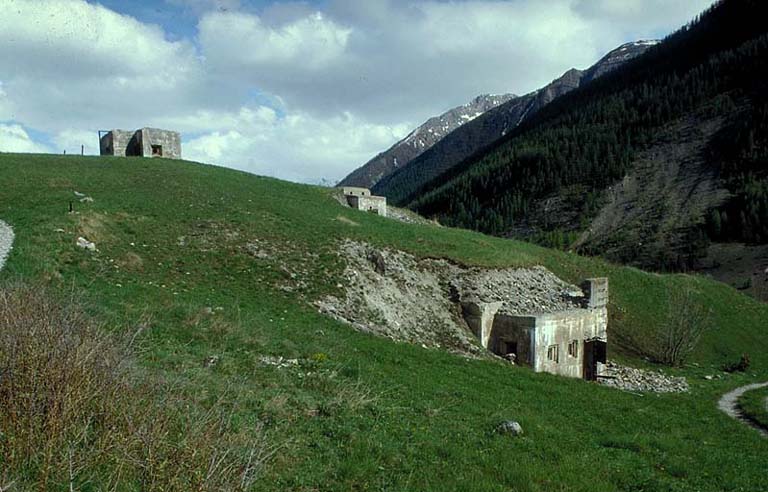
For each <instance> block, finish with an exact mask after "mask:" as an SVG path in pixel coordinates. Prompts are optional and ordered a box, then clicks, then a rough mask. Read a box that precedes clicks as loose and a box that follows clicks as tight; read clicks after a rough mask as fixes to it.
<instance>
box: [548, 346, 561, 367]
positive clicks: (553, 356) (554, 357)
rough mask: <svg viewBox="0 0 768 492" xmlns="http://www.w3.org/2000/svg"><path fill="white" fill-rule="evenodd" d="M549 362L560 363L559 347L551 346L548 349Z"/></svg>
mask: <svg viewBox="0 0 768 492" xmlns="http://www.w3.org/2000/svg"><path fill="white" fill-rule="evenodd" d="M547 360H551V361H553V362H554V363H555V364H557V363H558V362H560V347H559V346H557V345H550V346H549V347H547Z"/></svg>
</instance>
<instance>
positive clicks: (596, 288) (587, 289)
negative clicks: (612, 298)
mask: <svg viewBox="0 0 768 492" xmlns="http://www.w3.org/2000/svg"><path fill="white" fill-rule="evenodd" d="M581 290H582V291H584V296H585V300H586V305H585V306H584V307H586V308H587V309H596V308H604V307H605V306H607V305H608V279H607V278H588V279H586V280H585V281H584V282H582V284H581Z"/></svg>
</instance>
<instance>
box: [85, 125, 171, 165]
mask: <svg viewBox="0 0 768 492" xmlns="http://www.w3.org/2000/svg"><path fill="white" fill-rule="evenodd" d="M153 146H156V147H155V148H156V149H157V152H156V153H154V154H153ZM99 150H100V153H101V155H115V156H120V157H126V156H139V157H160V156H162V157H168V158H172V159H180V158H181V135H180V134H179V133H178V132H172V131H168V130H159V129H157V128H142V129H141V130H136V131H126V130H112V131H110V132H107V133H106V134H105V135H103V136H102V137H101V139H100V140H99Z"/></svg>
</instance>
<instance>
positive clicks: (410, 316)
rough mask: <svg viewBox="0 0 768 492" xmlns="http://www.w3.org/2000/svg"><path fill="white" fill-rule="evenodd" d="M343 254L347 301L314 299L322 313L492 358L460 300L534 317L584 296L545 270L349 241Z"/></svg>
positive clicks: (369, 329) (394, 335)
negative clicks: (484, 264)
mask: <svg viewBox="0 0 768 492" xmlns="http://www.w3.org/2000/svg"><path fill="white" fill-rule="evenodd" d="M339 254H340V256H341V257H342V258H343V259H344V261H345V262H346V268H345V270H344V274H343V282H342V283H340V286H341V287H343V288H344V291H345V296H344V297H343V298H338V297H335V296H327V297H325V298H323V299H321V300H319V301H317V302H316V303H315V305H316V306H317V307H318V308H319V309H320V311H321V312H323V313H326V314H328V315H330V316H332V317H334V318H336V319H337V320H340V321H343V322H346V323H348V324H351V325H353V326H355V327H356V328H358V329H359V330H361V331H365V332H369V333H375V334H377V335H381V336H385V337H387V338H391V339H393V340H397V341H403V342H409V343H414V344H420V345H424V346H428V347H440V348H444V349H447V350H450V351H453V352H458V353H461V354H465V355H472V356H482V357H488V356H490V354H489V353H488V352H487V351H486V350H484V349H483V348H481V347H480V346H479V345H478V343H477V341H476V340H475V338H474V336H473V335H472V333H471V332H470V331H469V329H468V327H467V325H466V323H465V322H464V319H463V318H462V315H461V307H460V304H459V303H460V302H462V301H475V302H502V307H501V308H500V310H499V312H501V313H506V314H534V313H549V312H556V311H564V310H568V309H574V308H577V307H580V306H581V300H582V299H583V296H584V294H583V292H582V291H581V289H579V288H578V287H576V286H574V285H570V284H568V283H566V282H563V281H562V280H560V279H559V278H558V277H557V276H555V275H554V274H553V273H552V272H550V271H549V270H547V269H546V268H544V267H532V268H505V269H484V268H477V267H464V266H461V265H457V264H454V263H451V262H449V261H446V260H444V259H418V258H416V257H414V256H413V255H410V254H408V253H405V252H402V251H397V250H391V249H376V248H374V247H373V246H371V245H369V244H366V243H363V242H357V241H352V240H346V241H344V242H343V243H342V244H341V246H340V252H339Z"/></svg>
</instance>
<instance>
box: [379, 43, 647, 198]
mask: <svg viewBox="0 0 768 492" xmlns="http://www.w3.org/2000/svg"><path fill="white" fill-rule="evenodd" d="M656 44H658V41H656V40H641V41H634V42H630V43H624V44H622V45H621V46H619V47H617V48H615V49H613V50H611V51H610V52H608V53H607V54H606V55H604V56H603V57H602V58H601V59H600V60H598V61H597V62H596V63H595V64H594V65H592V66H591V67H589V68H587V69H586V70H579V69H576V68H572V69H570V70H568V71H566V72H565V73H564V74H563V75H561V76H560V77H558V78H556V79H554V80H553V81H552V82H550V83H549V84H547V85H546V86H544V87H542V88H541V89H538V90H536V91H533V92H530V93H528V94H526V95H524V96H521V97H518V98H515V99H512V100H510V101H508V102H506V103H504V104H501V105H499V106H497V107H495V108H493V109H491V110H489V111H487V112H486V113H484V114H482V115H481V116H479V117H478V118H476V119H474V120H472V121H470V122H467V123H466V124H464V125H462V126H460V127H458V128H457V129H456V130H454V131H453V132H451V133H450V134H449V135H447V136H445V137H444V138H442V139H441V140H439V141H437V142H436V143H435V144H434V145H433V146H432V147H430V148H429V149H427V150H425V151H424V152H423V153H422V154H421V155H419V156H417V157H416V158H414V159H413V160H412V161H410V162H409V163H408V165H406V166H402V167H400V168H398V169H395V170H394V171H393V172H392V173H391V174H389V175H387V176H384V177H383V178H382V179H381V180H380V181H378V182H377V183H376V184H375V185H374V186H373V188H372V189H373V190H374V191H375V192H376V193H378V194H381V195H385V196H387V198H389V199H390V201H392V202H393V203H401V204H402V203H405V201H406V199H407V198H408V196H409V195H411V194H412V193H413V192H415V191H416V190H417V189H418V188H420V187H421V186H422V185H424V184H425V183H426V182H428V181H429V180H431V179H433V178H435V177H436V176H439V175H440V174H442V173H444V172H445V171H447V170H448V169H450V168H452V167H453V166H455V165H457V164H459V163H460V162H461V161H463V160H464V159H467V158H468V157H470V156H472V155H473V154H476V153H478V152H480V151H482V149H484V148H487V147H489V146H491V145H493V144H494V142H496V141H497V140H499V139H500V138H503V137H504V136H505V135H507V134H508V133H509V132H511V131H512V130H514V129H515V128H517V127H519V126H520V125H522V124H523V123H525V122H526V121H528V120H529V119H530V118H531V117H533V116H534V115H535V114H536V113H537V112H538V111H539V110H540V109H541V108H543V107H544V106H546V105H548V104H549V103H550V102H552V101H553V100H555V99H557V98H558V97H560V96H562V95H564V94H567V93H569V92H571V91H573V90H575V89H577V88H579V87H582V86H583V85H586V84H588V83H590V82H592V81H594V80H596V79H598V78H600V77H602V76H603V75H605V74H608V73H610V72H612V71H613V70H615V69H616V68H618V67H620V66H622V65H623V64H624V63H626V62H627V61H629V60H632V59H634V58H636V57H638V56H640V55H641V54H643V53H645V52H646V51H647V50H648V49H649V48H651V47H652V46H655V45H656Z"/></svg>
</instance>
